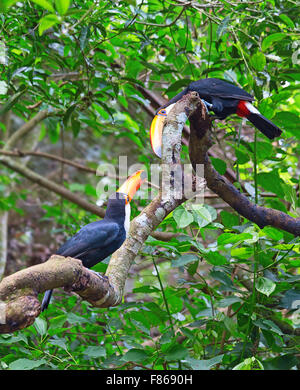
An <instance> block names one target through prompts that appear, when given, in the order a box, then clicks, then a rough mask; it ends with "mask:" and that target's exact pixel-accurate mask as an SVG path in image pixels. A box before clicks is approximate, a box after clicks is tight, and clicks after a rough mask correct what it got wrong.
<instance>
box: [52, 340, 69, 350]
mask: <svg viewBox="0 0 300 390" xmlns="http://www.w3.org/2000/svg"><path fill="white" fill-rule="evenodd" d="M48 343H49V344H52V345H56V346H57V347H60V348H62V349H63V350H65V351H67V350H68V348H67V345H66V343H65V340H64V339H62V338H61V339H50V340H48Z"/></svg>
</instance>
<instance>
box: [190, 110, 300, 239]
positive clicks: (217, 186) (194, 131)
mask: <svg viewBox="0 0 300 390" xmlns="http://www.w3.org/2000/svg"><path fill="white" fill-rule="evenodd" d="M207 120H209V118H207V119H206V121H207ZM203 121H204V122H205V123H207V122H206V121H205V120H203V115H201V114H199V112H196V113H195V114H194V115H193V116H191V117H190V130H191V133H190V143H189V154H190V161H191V163H192V166H193V167H194V168H195V166H196V164H203V165H204V178H205V180H206V182H207V186H208V188H209V189H210V190H212V191H213V192H215V193H216V194H218V195H219V196H220V198H222V199H223V200H224V201H225V202H226V203H227V204H229V205H230V206H231V207H232V208H233V209H234V210H236V211H237V212H238V213H239V214H240V215H242V216H243V217H245V218H247V219H249V221H252V222H254V223H256V224H257V225H258V226H259V227H260V228H263V227H264V226H267V225H271V226H274V227H276V228H279V229H283V230H285V231H287V232H289V233H292V234H294V235H295V236H299V235H300V218H293V217H291V216H289V215H288V214H285V213H283V212H282V211H279V210H275V209H271V208H266V207H262V206H258V205H256V204H253V203H252V202H250V201H249V199H247V197H246V196H245V195H243V194H242V193H240V192H239V190H238V189H237V188H236V187H234V185H232V184H231V183H230V182H229V181H228V180H227V179H226V178H225V177H223V176H221V175H220V174H219V173H218V172H217V171H216V170H215V169H214V167H213V166H212V164H211V162H210V160H209V158H208V149H209V148H210V146H211V145H212V141H211V139H210V134H209V129H210V127H207V126H205V123H203Z"/></svg>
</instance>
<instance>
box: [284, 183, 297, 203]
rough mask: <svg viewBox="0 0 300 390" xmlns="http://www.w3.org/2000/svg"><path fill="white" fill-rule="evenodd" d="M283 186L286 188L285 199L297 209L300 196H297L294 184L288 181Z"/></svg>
mask: <svg viewBox="0 0 300 390" xmlns="http://www.w3.org/2000/svg"><path fill="white" fill-rule="evenodd" d="M282 187H283V189H284V194H285V195H284V199H285V200H286V201H288V202H289V203H291V205H292V208H293V209H294V210H296V209H297V207H298V197H297V192H296V190H295V189H294V187H293V186H291V185H290V184H287V183H283V184H282Z"/></svg>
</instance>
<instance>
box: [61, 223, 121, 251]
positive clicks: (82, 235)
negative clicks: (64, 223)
mask: <svg viewBox="0 0 300 390" xmlns="http://www.w3.org/2000/svg"><path fill="white" fill-rule="evenodd" d="M119 233H120V226H119V225H118V224H117V223H115V222H111V221H106V220H101V221H96V222H92V223H90V224H88V225H86V226H84V227H83V228H82V229H80V230H79V231H78V232H77V233H76V234H75V235H74V236H73V237H71V238H70V239H69V240H68V241H66V242H65V243H64V244H63V245H62V246H61V247H60V248H59V249H58V251H57V252H56V254H58V255H62V256H71V257H75V258H80V256H83V255H84V254H86V253H88V252H90V251H93V250H95V249H97V250H101V248H103V249H105V248H107V247H108V246H109V245H110V244H111V243H112V242H113V241H114V240H115V239H116V238H117V237H118V235H119Z"/></svg>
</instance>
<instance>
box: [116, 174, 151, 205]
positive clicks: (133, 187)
mask: <svg viewBox="0 0 300 390" xmlns="http://www.w3.org/2000/svg"><path fill="white" fill-rule="evenodd" d="M142 172H144V170H143V169H141V170H139V171H137V172H135V173H134V174H133V175H131V176H129V178H128V179H127V180H126V181H125V182H124V183H123V184H122V185H121V187H120V188H119V189H118V190H117V192H121V193H122V194H125V195H127V197H126V204H127V203H128V202H130V201H131V199H132V198H133V197H134V194H135V193H136V192H137V190H138V189H139V188H140V186H141V184H142V183H143V182H144V181H145V180H146V179H142V178H141V174H142Z"/></svg>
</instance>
